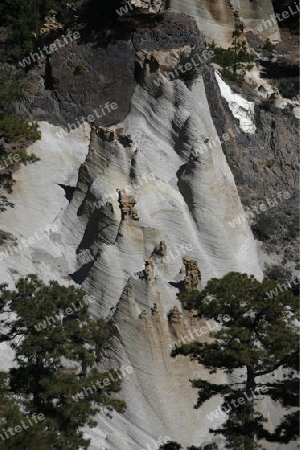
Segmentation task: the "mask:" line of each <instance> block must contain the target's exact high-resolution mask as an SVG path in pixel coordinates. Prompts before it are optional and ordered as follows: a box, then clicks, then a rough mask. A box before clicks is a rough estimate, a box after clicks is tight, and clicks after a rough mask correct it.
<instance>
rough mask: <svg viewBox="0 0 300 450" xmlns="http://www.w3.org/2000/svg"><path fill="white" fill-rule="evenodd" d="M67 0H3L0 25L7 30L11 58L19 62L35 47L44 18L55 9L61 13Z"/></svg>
mask: <svg viewBox="0 0 300 450" xmlns="http://www.w3.org/2000/svg"><path fill="white" fill-rule="evenodd" d="M67 3H68V1H67V0H14V1H11V0H2V2H1V5H0V26H2V27H5V28H6V30H7V35H8V39H7V42H6V53H7V57H8V58H9V60H11V61H14V62H17V61H18V60H20V59H22V58H24V57H25V56H27V55H28V54H29V53H30V52H32V51H33V50H34V49H35V45H36V44H35V43H36V38H35V36H36V35H37V34H38V33H39V30H40V28H41V25H42V24H43V22H44V18H45V16H46V14H47V13H48V11H49V10H51V9H54V10H55V11H57V13H58V14H59V16H58V18H59V19H60V18H61V17H60V15H62V13H63V11H64V10H65V6H66V4H67Z"/></svg>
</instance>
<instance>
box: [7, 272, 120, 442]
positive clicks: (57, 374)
mask: <svg viewBox="0 0 300 450" xmlns="http://www.w3.org/2000/svg"><path fill="white" fill-rule="evenodd" d="M0 312H6V313H7V315H8V317H9V318H8V319H7V320H6V321H5V324H4V325H5V327H6V330H7V332H6V333H5V334H3V335H2V336H1V335H0V341H2V342H3V341H10V342H11V346H12V348H13V349H14V350H15V354H16V356H15V364H16V367H15V368H12V369H11V370H10V372H9V376H8V378H9V388H10V394H11V395H12V396H13V397H15V398H17V399H18V402H19V403H20V405H21V407H22V410H24V414H25V415H26V416H29V417H30V416H31V415H32V414H33V413H42V414H44V415H45V420H44V421H43V422H41V425H39V429H40V432H41V434H42V437H41V440H42V442H45V445H46V447H43V446H41V447H40V449H39V448H38V447H36V446H33V447H31V446H30V448H35V449H37V450H44V448H45V449H47V450H52V449H53V450H65V449H67V448H70V449H74V450H77V449H79V448H80V449H86V448H88V441H87V440H86V439H84V438H83V435H82V432H81V427H83V426H85V425H88V426H95V425H96V422H95V421H94V420H93V416H94V415H95V414H96V413H97V412H98V411H99V409H100V407H101V405H103V406H106V407H108V409H110V410H113V409H116V410H117V411H119V412H123V411H124V409H125V403H124V402H123V401H122V400H119V399H117V398H115V397H113V396H111V394H113V393H116V392H118V391H119V390H120V388H121V381H120V377H119V378H118V377H117V373H116V372H115V371H114V370H112V371H111V372H107V373H99V372H98V370H97V368H96V364H97V362H98V361H99V358H100V355H101V351H102V350H103V349H104V348H105V345H106V344H105V342H106V340H107V338H108V335H109V329H108V327H107V326H106V324H105V322H104V320H103V319H97V320H94V319H92V318H91V317H90V315H89V312H88V303H87V302H86V301H84V292H83V291H82V290H80V289H77V288H76V287H74V286H71V287H65V286H60V285H59V284H58V283H57V282H55V281H51V282H50V283H49V285H45V284H44V283H43V282H42V281H40V280H39V279H38V278H37V277H36V276H35V275H29V276H28V277H26V278H23V279H20V280H19V281H18V283H17V285H16V290H14V291H10V290H8V289H7V286H6V285H1V287H0ZM46 317H48V319H49V320H48V321H46V322H45V320H46ZM50 318H51V319H50ZM42 323H44V327H43V326H41V324H42ZM66 366H68V367H71V368H73V369H75V368H77V369H75V370H71V371H70V370H67V369H66ZM109 375H111V378H113V380H114V381H113V380H111V378H110V380H111V382H110V384H109V385H107V386H105V387H103V388H101V386H100V388H99V389H92V391H93V392H92V393H91V392H88V394H87V395H83V396H82V397H83V398H81V399H79V401H75V400H74V398H72V396H76V394H78V393H80V392H82V391H83V390H84V389H85V388H88V387H91V386H96V385H95V383H96V382H97V381H102V380H103V379H104V378H109ZM96 387H97V386H96ZM4 428H5V427H4ZM29 430H30V429H29ZM30 432H31V431H28V432H27V430H26V431H24V433H22V435H24V436H25V437H26V436H27V434H28V433H30ZM14 439H15V438H13V437H11V438H10V439H9V442H10V443H11V444H12V445H13V444H14ZM41 445H42V444H41ZM4 448H6V447H3V449H4ZM12 448H14V447H12ZM16 448H17V447H16ZM0 449H1V450H2V448H1V443H0ZM24 450H25V448H24Z"/></svg>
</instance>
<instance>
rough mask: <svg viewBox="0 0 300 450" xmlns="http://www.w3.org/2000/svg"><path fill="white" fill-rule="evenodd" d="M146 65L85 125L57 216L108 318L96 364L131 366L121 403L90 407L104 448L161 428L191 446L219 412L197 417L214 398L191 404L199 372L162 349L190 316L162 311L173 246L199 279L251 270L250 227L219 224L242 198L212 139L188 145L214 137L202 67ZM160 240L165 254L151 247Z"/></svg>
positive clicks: (171, 291) (81, 274) (175, 260)
mask: <svg viewBox="0 0 300 450" xmlns="http://www.w3.org/2000/svg"><path fill="white" fill-rule="evenodd" d="M155 76H157V75H156V74H155V75H154V74H152V73H150V70H149V68H148V67H147V64H146V68H145V76H144V81H143V82H142V84H141V85H139V86H138V87H137V88H136V92H135V94H134V96H133V98H132V105H131V111H130V113H129V115H128V117H127V118H126V120H125V121H124V123H122V124H119V126H118V127H114V128H115V129H113V127H112V128H111V129H109V130H107V129H104V128H101V127H99V128H97V127H94V128H92V132H91V143H90V149H89V153H88V156H87V159H86V161H85V163H84V164H83V165H82V166H81V168H80V170H79V181H78V185H77V189H76V191H75V193H74V196H73V199H72V201H71V203H70V205H69V207H68V208H67V210H66V212H65V216H64V217H63V220H62V228H63V230H64V242H63V244H64V246H65V248H68V249H71V248H73V249H74V252H75V251H76V252H77V254H78V266H77V270H76V271H75V273H74V279H75V281H77V282H79V283H82V285H83V287H84V289H85V290H87V292H89V293H90V294H92V295H93V296H94V297H96V299H97V300H98V301H97V303H96V304H95V303H94V304H93V307H92V313H93V314H96V315H98V314H102V315H104V316H105V317H108V318H110V319H111V321H112V324H113V329H114V333H113V336H112V337H111V346H110V347H111V350H110V351H109V352H108V353H107V355H106V360H105V362H104V363H103V366H104V367H110V366H111V365H113V366H114V367H120V366H122V365H123V366H132V367H133V369H134V373H133V374H131V375H128V376H127V377H126V378H125V379H124V387H123V389H122V395H123V396H124V398H125V400H126V402H127V405H128V408H127V411H126V413H125V414H124V415H122V416H121V415H118V414H114V415H113V416H114V417H113V420H109V419H106V418H105V417H101V418H99V421H100V422H99V429H100V430H101V433H103V431H104V432H105V433H106V440H105V442H106V444H105V445H106V446H107V447H108V448H111V449H113V450H127V449H130V450H131V449H132V450H138V449H141V448H146V446H147V444H148V443H149V444H151V443H152V439H154V440H156V441H157V440H158V438H159V437H166V436H168V437H170V438H171V439H173V440H175V441H178V442H181V443H182V444H185V445H188V444H190V445H191V444H198V445H199V443H201V442H205V441H209V440H210V439H211V437H210V436H209V433H208V429H209V427H214V426H218V425H219V423H220V422H219V421H218V420H216V421H215V422H214V423H212V422H210V421H209V419H208V418H207V416H206V415H207V414H209V413H210V412H211V411H212V410H214V409H215V408H216V407H217V406H218V401H217V400H216V399H214V400H211V401H210V402H207V403H206V404H205V405H204V406H203V407H202V408H201V410H195V409H193V405H194V404H195V402H196V397H197V395H196V394H197V393H196V391H194V390H193V389H191V388H190V387H189V381H188V380H189V378H191V377H192V375H193V374H195V371H196V372H197V375H198V376H201V377H202V378H206V377H207V376H208V374H207V373H206V371H205V370H204V369H201V367H200V366H198V365H197V364H195V363H194V362H189V361H188V360H187V359H186V358H184V357H179V358H176V359H175V360H173V359H171V358H170V348H171V346H172V344H171V343H172V342H173V341H176V340H178V339H180V336H185V335H188V334H187V333H188V330H192V329H193V328H194V327H197V329H198V328H199V326H200V324H199V323H198V322H197V321H196V319H193V318H191V317H188V316H184V315H182V313H179V316H180V317H179V319H178V323H177V324H176V326H175V328H174V325H172V319H170V318H169V320H168V314H169V313H170V311H171V309H172V308H173V307H174V306H177V307H179V308H180V306H179V302H178V300H177V298H176V293H177V292H178V283H179V282H180V281H182V280H183V278H184V270H183V262H182V256H184V255H188V256H191V257H192V258H193V259H195V260H196V261H197V262H198V265H199V268H200V270H201V274H202V284H203V285H205V283H206V282H207V280H208V279H210V278H211V277H221V276H222V275H224V274H225V273H227V272H229V271H231V270H232V271H241V272H246V273H249V274H250V273H252V274H254V275H255V276H256V277H257V278H259V279H261V278H262V273H261V269H260V267H259V264H258V259H257V251H256V245H255V242H254V239H253V236H252V234H251V231H250V229H249V226H248V225H247V224H246V223H245V224H243V225H241V226H239V227H236V228H232V227H231V226H230V225H229V221H230V220H233V219H234V218H235V217H237V216H239V215H241V214H243V209H242V206H241V203H240V200H239V197H238V193H237V189H236V186H235V184H234V180H233V176H232V174H231V172H230V169H229V167H228V165H227V163H226V160H225V157H224V155H223V153H222V150H221V145H220V144H219V145H215V146H214V147H213V149H212V150H210V148H209V147H207V152H203V154H200V153H199V152H198V151H197V145H199V142H201V143H203V142H204V141H205V139H212V140H216V141H217V142H219V141H218V137H217V133H216V130H215V128H214V125H213V122H212V119H211V116H210V111H209V107H208V103H207V98H206V94H205V88H204V82H203V80H202V78H201V77H199V79H198V80H197V82H196V83H195V84H194V86H193V88H192V90H189V89H188V88H187V87H186V86H185V84H184V83H183V82H182V81H180V80H177V81H174V82H169V81H167V80H166V79H165V78H163V76H162V75H160V77H161V81H162V82H165V83H163V84H162V85H161V86H160V87H156V86H155V84H154V83H153V79H154V77H155ZM126 186H130V187H131V188H132V189H131V192H130V194H131V195H133V196H134V198H135V199H136V202H137V203H136V206H135V208H136V210H137V213H138V216H139V220H133V219H132V218H130V217H129V218H124V219H122V214H121V210H120V207H119V203H118V195H117V193H116V189H125V187H126ZM161 241H165V243H166V245H167V249H168V254H169V255H170V262H169V263H164V262H162V260H161V259H160V257H159V256H158V255H157V251H156V249H157V248H159V245H160V242H161ZM181 245H184V246H185V247H184V250H182V247H180V246H181ZM187 245H190V246H191V247H189V248H191V250H190V251H187V250H186V246H187ZM180 249H181V250H180ZM69 251H70V250H68V252H69ZM151 257H152V259H153V261H154V266H153V268H152V266H151V264H150V267H149V265H148V263H147V270H144V269H145V264H144V260H145V259H146V258H151ZM201 338H202V339H203V338H205V336H204V337H203V336H202V337H201ZM218 380H219V381H222V380H223V381H225V378H223V377H220V376H218ZM88 435H89V436H90V437H92V440H93V445H92V446H91V449H93V450H96V449H97V448H98V447H97V445H98V444H99V440H100V439H101V440H102V439H103V435H102V437H100V435H99V433H97V430H94V431H90V432H88ZM103 445H104V444H103Z"/></svg>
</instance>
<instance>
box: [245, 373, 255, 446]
mask: <svg viewBox="0 0 300 450" xmlns="http://www.w3.org/2000/svg"><path fill="white" fill-rule="evenodd" d="M255 386H256V383H255V372H254V367H253V366H247V380H246V394H247V398H248V402H249V407H250V408H249V416H248V421H249V425H250V426H249V429H248V432H247V437H248V439H249V440H250V442H252V443H253V444H254V437H255V435H254V431H253V426H252V424H253V421H254V389H255ZM251 448H253V446H251ZM245 450H247V449H246V448H245Z"/></svg>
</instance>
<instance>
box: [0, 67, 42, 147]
mask: <svg viewBox="0 0 300 450" xmlns="http://www.w3.org/2000/svg"><path fill="white" fill-rule="evenodd" d="M22 76H23V75H22V72H21V71H20V70H17V69H16V68H15V67H14V66H12V65H9V64H0V137H2V138H4V139H5V141H6V142H11V141H14V142H16V141H23V142H24V143H26V142H28V141H30V142H34V141H36V140H38V139H40V138H41V133H40V132H39V131H38V126H37V124H35V123H33V124H32V125H29V124H28V123H27V122H26V120H25V119H23V118H18V117H15V115H14V109H13V104H14V102H16V101H21V100H23V99H24V98H25V97H26V95H27V90H26V83H25V82H24V80H23V79H22Z"/></svg>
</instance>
